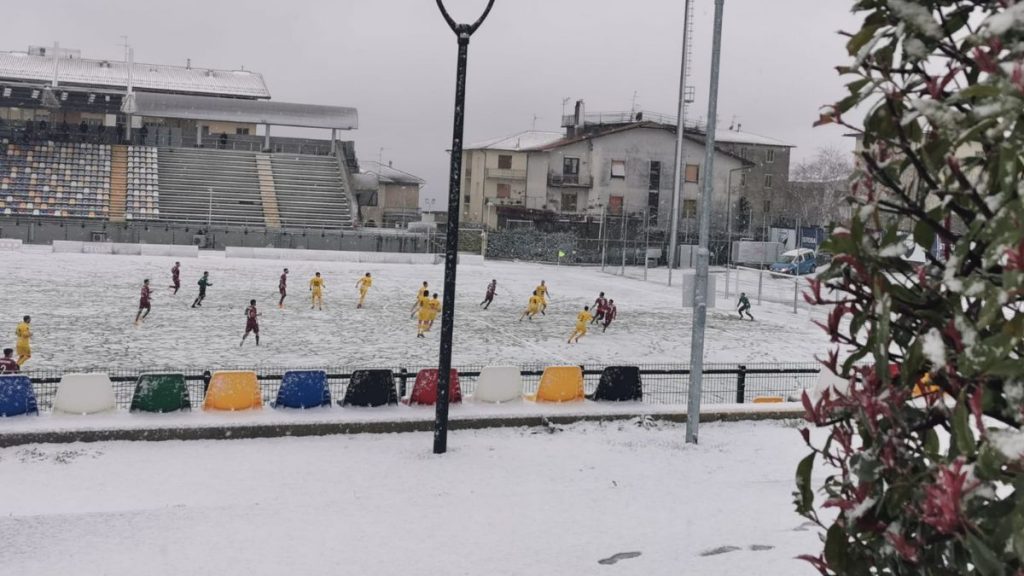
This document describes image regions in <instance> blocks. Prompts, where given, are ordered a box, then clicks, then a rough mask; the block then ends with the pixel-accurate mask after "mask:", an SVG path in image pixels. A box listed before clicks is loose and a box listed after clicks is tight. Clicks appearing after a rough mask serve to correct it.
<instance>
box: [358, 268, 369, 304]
mask: <svg viewBox="0 0 1024 576" xmlns="http://www.w3.org/2000/svg"><path fill="white" fill-rule="evenodd" d="M370 286H373V278H371V277H370V273H369V272H367V273H366V276H363V277H362V278H360V279H359V281H358V282H356V288H359V303H358V304H356V308H362V307H363V300H366V293H367V292H369V291H370Z"/></svg>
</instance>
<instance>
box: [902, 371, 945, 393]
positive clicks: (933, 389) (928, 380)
mask: <svg viewBox="0 0 1024 576" xmlns="http://www.w3.org/2000/svg"><path fill="white" fill-rule="evenodd" d="M941 391H942V389H941V388H939V387H938V386H936V385H935V384H932V377H931V375H930V374H925V375H924V376H922V377H921V379H920V380H918V381H917V384H914V391H913V392H911V396H910V397H911V398H920V397H921V396H924V395H926V394H936V393H939V392H941Z"/></svg>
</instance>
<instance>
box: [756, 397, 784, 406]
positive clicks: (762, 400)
mask: <svg viewBox="0 0 1024 576" xmlns="http://www.w3.org/2000/svg"><path fill="white" fill-rule="evenodd" d="M782 401H783V399H782V396H758V397H756V398H754V404H779V403H781V402H782Z"/></svg>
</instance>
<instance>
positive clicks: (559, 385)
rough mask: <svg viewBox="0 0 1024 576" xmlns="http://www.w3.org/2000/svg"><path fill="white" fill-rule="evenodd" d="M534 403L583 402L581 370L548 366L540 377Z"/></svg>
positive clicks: (571, 367)
mask: <svg viewBox="0 0 1024 576" xmlns="http://www.w3.org/2000/svg"><path fill="white" fill-rule="evenodd" d="M527 400H532V401H534V402H575V401H578V400H583V369H582V368H580V367H579V366H548V367H547V368H545V369H544V374H542V375H541V377H540V385H539V386H538V387H537V393H536V394H532V395H530V396H527Z"/></svg>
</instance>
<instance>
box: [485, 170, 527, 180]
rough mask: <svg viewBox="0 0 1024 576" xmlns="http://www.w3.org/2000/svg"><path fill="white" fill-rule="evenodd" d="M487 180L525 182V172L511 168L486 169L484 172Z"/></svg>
mask: <svg viewBox="0 0 1024 576" xmlns="http://www.w3.org/2000/svg"><path fill="white" fill-rule="evenodd" d="M485 174H486V176H487V177H488V178H494V179H496V180H526V170H516V169H512V168H488V169H487V170H486V171H485Z"/></svg>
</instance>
